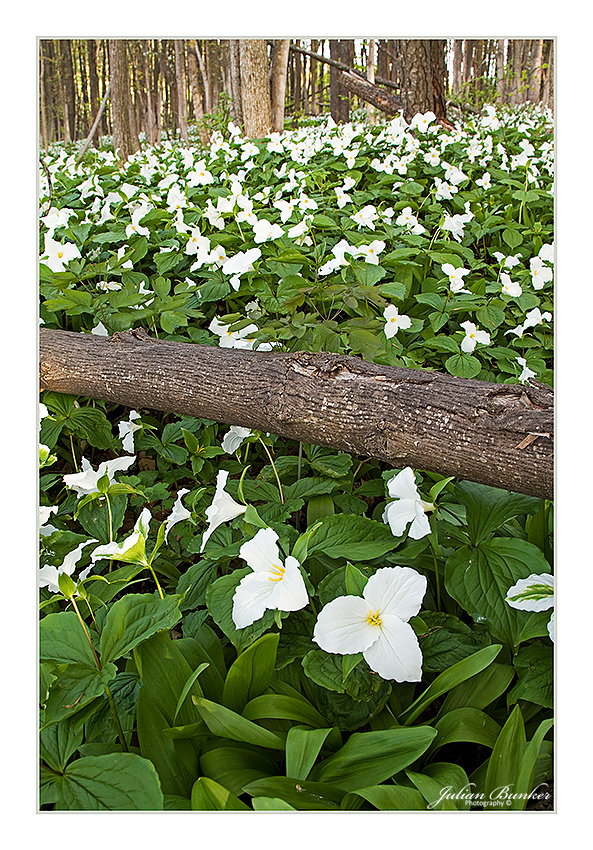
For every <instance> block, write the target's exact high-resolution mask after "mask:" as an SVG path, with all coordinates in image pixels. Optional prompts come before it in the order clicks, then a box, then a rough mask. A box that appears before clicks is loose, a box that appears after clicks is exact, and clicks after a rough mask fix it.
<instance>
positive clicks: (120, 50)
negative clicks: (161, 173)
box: [109, 39, 138, 162]
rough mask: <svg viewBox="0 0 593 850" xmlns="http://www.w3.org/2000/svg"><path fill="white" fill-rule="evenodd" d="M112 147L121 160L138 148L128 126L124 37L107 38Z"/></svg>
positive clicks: (128, 80) (127, 75)
mask: <svg viewBox="0 0 593 850" xmlns="http://www.w3.org/2000/svg"><path fill="white" fill-rule="evenodd" d="M109 66H110V73H111V106H112V116H113V117H112V121H113V147H114V149H115V150H116V151H117V152H118V156H119V158H120V160H121V161H122V162H125V161H126V160H127V158H128V157H129V156H130V154H132V153H134V151H136V150H138V138H137V137H136V138H134V137H133V135H132V128H131V126H130V106H131V95H130V69H129V65H128V55H127V48H126V41H125V39H109Z"/></svg>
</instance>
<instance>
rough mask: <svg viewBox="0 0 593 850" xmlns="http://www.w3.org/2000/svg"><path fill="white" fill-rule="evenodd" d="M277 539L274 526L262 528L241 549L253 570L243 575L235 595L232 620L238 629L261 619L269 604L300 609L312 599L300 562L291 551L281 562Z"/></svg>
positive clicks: (293, 609)
mask: <svg viewBox="0 0 593 850" xmlns="http://www.w3.org/2000/svg"><path fill="white" fill-rule="evenodd" d="M277 541H278V535H277V534H276V532H275V531H274V530H273V529H272V528H260V530H259V531H258V532H257V534H256V535H255V537H254V538H252V539H251V540H248V541H247V543H244V544H243V545H242V546H241V549H240V550H239V555H240V556H241V558H243V560H245V561H247V564H248V565H249V566H250V567H251V569H252V570H253V572H251V573H249V574H248V575H246V576H245V577H244V578H242V579H241V581H240V583H239V586H238V587H237V590H236V591H235V595H234V597H233V622H234V624H235V626H236V627H237V628H238V629H244V628H245V627H246V626H250V625H251V624H252V623H254V622H255V621H256V620H259V619H261V617H263V615H264V614H265V612H266V610H267V609H268V608H270V609H277V610H279V611H299V610H300V609H301V608H304V607H305V605H306V604H307V603H308V601H309V596H308V594H307V588H306V587H305V582H304V579H303V577H302V575H301V571H300V569H299V562H298V561H297V559H296V558H294V557H293V556H292V555H288V556H287V557H286V558H285V560H284V563H282V560H281V558H280V552H279V550H278V542H277Z"/></svg>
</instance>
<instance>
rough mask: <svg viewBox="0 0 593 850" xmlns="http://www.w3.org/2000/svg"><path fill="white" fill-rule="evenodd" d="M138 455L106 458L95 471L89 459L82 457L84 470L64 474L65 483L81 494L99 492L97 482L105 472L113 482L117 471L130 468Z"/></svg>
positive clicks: (110, 481)
mask: <svg viewBox="0 0 593 850" xmlns="http://www.w3.org/2000/svg"><path fill="white" fill-rule="evenodd" d="M135 460H136V456H135V455H133V456H132V457H116V458H114V459H113V460H105V461H103V463H100V464H99V468H98V469H97V471H96V472H95V470H94V469H93V467H92V466H91V465H90V463H89V462H88V460H87V459H86V458H85V457H83V459H82V472H75V473H74V474H73V475H64V484H65V485H66V487H69V488H70V489H71V490H75V491H76V493H77V494H78V495H79V496H87V495H88V494H89V493H97V492H98V488H97V482H98V481H99V480H100V479H101V478H103V476H104V475H105V474H107V475H108V477H109V483H110V484H111V483H112V482H113V476H114V474H115V473H116V472H122V471H123V470H124V469H128V467H130V466H131V465H132V464H133V463H134V461H135Z"/></svg>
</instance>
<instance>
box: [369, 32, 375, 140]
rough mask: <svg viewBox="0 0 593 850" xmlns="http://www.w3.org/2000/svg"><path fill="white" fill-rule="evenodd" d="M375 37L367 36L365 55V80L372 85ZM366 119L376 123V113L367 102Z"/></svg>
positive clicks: (373, 80) (373, 82) (373, 78)
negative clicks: (367, 46) (367, 50)
mask: <svg viewBox="0 0 593 850" xmlns="http://www.w3.org/2000/svg"><path fill="white" fill-rule="evenodd" d="M375 44H376V42H375V39H374V38H369V52H368V56H367V80H368V81H369V83H370V84H371V85H372V86H374V85H375ZM367 121H368V122H369V124H376V123H377V115H376V113H375V110H374V109H373V107H372V106H371V105H370V103H368V102H367Z"/></svg>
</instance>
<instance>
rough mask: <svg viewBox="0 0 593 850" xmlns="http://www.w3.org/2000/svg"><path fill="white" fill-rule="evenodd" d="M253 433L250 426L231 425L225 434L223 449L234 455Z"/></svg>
mask: <svg viewBox="0 0 593 850" xmlns="http://www.w3.org/2000/svg"><path fill="white" fill-rule="evenodd" d="M252 434H253V431H252V430H251V429H250V428H242V427H241V426H240V425H231V427H230V430H229V431H228V432H227V434H225V437H224V440H223V441H222V443H221V446H222V448H223V450H224V451H225V452H226V453H227V454H228V455H234V454H235V452H236V451H237V449H238V448H239V446H240V445H241V443H242V442H243V440H245V439H247V437H250V436H251V435H252Z"/></svg>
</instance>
